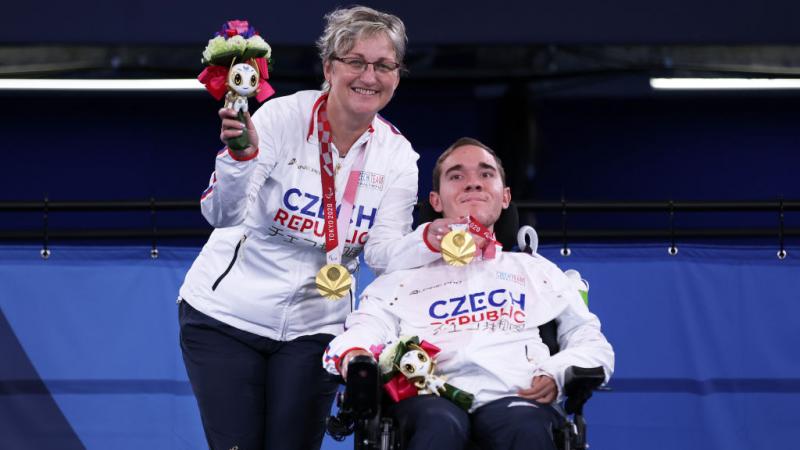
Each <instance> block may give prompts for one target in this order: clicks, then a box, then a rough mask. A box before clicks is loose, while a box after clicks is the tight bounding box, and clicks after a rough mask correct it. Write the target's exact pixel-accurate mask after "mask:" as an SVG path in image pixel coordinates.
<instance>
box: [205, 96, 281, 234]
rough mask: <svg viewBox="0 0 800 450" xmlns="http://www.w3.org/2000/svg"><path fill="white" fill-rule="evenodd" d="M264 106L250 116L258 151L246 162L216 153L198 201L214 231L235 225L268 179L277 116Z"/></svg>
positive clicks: (277, 135) (272, 164) (277, 130)
mask: <svg viewBox="0 0 800 450" xmlns="http://www.w3.org/2000/svg"><path fill="white" fill-rule="evenodd" d="M268 105H270V103H266V104H264V105H263V106H262V107H261V108H259V110H258V111H257V112H256V113H255V114H254V115H253V124H254V125H255V127H256V131H257V132H258V139H259V141H258V152H257V153H256V154H254V155H253V156H251V157H250V158H247V159H236V158H235V157H234V156H233V153H232V152H231V151H230V150H228V148H227V147H226V148H224V149H222V151H220V152H219V153H218V154H217V160H216V163H215V167H214V169H215V170H214V173H212V174H211V179H210V180H209V186H208V188H206V190H205V192H203V195H202V197H201V198H200V209H201V211H202V213H203V217H205V218H206V220H207V221H208V223H209V224H211V226H213V227H214V228H225V227H231V226H235V225H239V224H240V223H242V222H243V221H244V218H245V216H246V215H247V208H248V205H249V204H250V203H251V202H252V201H253V200H254V199H255V195H256V193H257V192H258V190H259V189H260V188H261V186H262V185H263V184H264V182H265V181H266V180H267V178H268V177H269V174H270V173H271V172H272V169H273V168H274V167H275V164H277V161H278V152H279V150H280V147H279V146H278V142H280V137H281V131H282V126H281V119H282V118H281V117H279V116H278V114H276V112H275V111H272V110H273V109H277V108H270V107H269V106H268Z"/></svg>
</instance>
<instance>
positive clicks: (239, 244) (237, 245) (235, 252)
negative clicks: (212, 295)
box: [211, 234, 247, 291]
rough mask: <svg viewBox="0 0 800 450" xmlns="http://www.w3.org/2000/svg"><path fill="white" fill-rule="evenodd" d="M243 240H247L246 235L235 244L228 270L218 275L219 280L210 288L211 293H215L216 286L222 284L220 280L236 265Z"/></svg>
mask: <svg viewBox="0 0 800 450" xmlns="http://www.w3.org/2000/svg"><path fill="white" fill-rule="evenodd" d="M245 240H247V235H246V234H245V235H244V236H242V238H241V239H239V243H238V244H236V248H235V249H234V250H233V258H231V262H230V264H228V268H227V269H225V271H224V272H222V275H220V276H219V278H217V281H215V282H214V284H213V285H212V286H211V290H212V291H216V290H217V286H219V283H220V282H222V280H223V279H224V278H225V277H226V276H228V272H230V271H231V269H233V265H234V264H235V263H236V257H237V256H239V248H240V247H241V246H242V244H243V243H244V241H245Z"/></svg>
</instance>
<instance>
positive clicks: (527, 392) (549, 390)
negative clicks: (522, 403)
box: [517, 375, 558, 404]
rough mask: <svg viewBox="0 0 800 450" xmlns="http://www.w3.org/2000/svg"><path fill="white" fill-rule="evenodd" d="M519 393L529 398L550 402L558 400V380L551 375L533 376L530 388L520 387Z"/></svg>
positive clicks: (540, 401)
mask: <svg viewBox="0 0 800 450" xmlns="http://www.w3.org/2000/svg"><path fill="white" fill-rule="evenodd" d="M517 394H518V395H519V396H520V397H522V398H526V399H528V400H534V401H536V402H539V403H544V404H548V403H553V402H554V401H555V400H556V397H557V396H558V386H556V381H555V380H554V379H553V378H551V377H550V376H549V375H539V376H535V377H533V379H532V380H531V387H530V388H528V389H520V391H519V392H518V393H517Z"/></svg>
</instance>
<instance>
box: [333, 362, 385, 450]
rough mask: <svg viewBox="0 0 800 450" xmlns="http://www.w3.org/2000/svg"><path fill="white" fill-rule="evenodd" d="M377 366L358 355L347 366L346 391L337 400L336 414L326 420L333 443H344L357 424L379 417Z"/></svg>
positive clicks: (375, 363)
mask: <svg viewBox="0 0 800 450" xmlns="http://www.w3.org/2000/svg"><path fill="white" fill-rule="evenodd" d="M379 395H380V373H379V370H378V363H377V362H375V360H374V359H372V358H371V357H369V356H365V355H358V356H355V357H354V358H353V359H351V360H350V363H349V364H348V365H347V380H345V391H344V392H342V393H340V394H339V396H338V398H337V405H338V406H339V412H338V413H337V414H336V416H331V417H328V420H327V422H326V428H327V431H328V434H329V435H331V437H333V438H334V439H335V440H337V441H341V440H344V438H345V437H346V436H349V435H350V434H352V433H353V430H354V429H355V424H356V422H357V421H368V420H370V419H372V418H374V417H375V416H376V415H377V414H378V406H379V404H378V402H379V401H380V397H379Z"/></svg>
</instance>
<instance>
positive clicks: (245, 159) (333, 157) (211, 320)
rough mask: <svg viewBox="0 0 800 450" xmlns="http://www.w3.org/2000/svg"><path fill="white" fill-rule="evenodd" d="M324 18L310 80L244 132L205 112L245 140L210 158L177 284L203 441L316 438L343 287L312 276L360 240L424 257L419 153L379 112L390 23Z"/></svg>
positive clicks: (343, 306)
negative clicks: (199, 219) (321, 78)
mask: <svg viewBox="0 0 800 450" xmlns="http://www.w3.org/2000/svg"><path fill="white" fill-rule="evenodd" d="M326 19H327V26H326V28H325V32H324V34H323V35H322V37H321V38H320V39H319V41H318V46H319V49H320V55H321V58H322V63H323V70H324V74H325V84H324V85H323V90H322V91H302V92H297V93H295V94H294V95H290V96H287V97H282V98H277V99H274V100H271V101H269V102H267V103H265V104H264V105H263V106H262V107H261V108H260V109H259V110H258V112H257V113H255V114H254V115H253V117H252V120H251V119H250V118H249V116H248V119H247V126H246V129H243V128H244V126H243V125H242V124H241V123H240V122H238V121H237V120H236V117H235V116H236V114H235V113H234V112H233V111H232V110H229V109H222V110H220V112H219V116H220V118H221V119H222V131H221V134H220V138H221V140H222V141H223V142H224V143H227V141H228V140H229V139H232V138H235V137H237V136H240V135H241V134H242V133H244V132H246V133H248V137H249V140H250V142H252V143H257V145H251V146H250V147H248V148H246V149H243V150H240V151H234V150H230V149H228V148H227V147H226V148H225V149H223V151H221V152H220V153H219V154H218V155H217V158H216V166H215V169H216V170H215V172H214V174H212V176H211V182H210V186H209V187H208V189H207V190H206V192H205V193H204V194H203V197H202V200H201V205H202V211H203V215H204V216H205V217H206V219H207V220H208V221H209V222H210V223H211V224H212V225H213V226H214V227H215V228H216V229H215V230H214V232H213V233H212V235H211V237H210V238H209V240H208V243H206V245H205V246H204V247H203V249H202V251H201V252H200V255H199V257H198V258H197V260H196V261H195V262H194V264H193V265H192V267H191V269H190V270H189V272H188V274H187V275H186V280H185V281H184V284H183V286H182V287H181V289H180V298H179V303H180V325H181V349H182V350H183V357H184V362H185V364H186V369H187V371H188V374H189V379H190V380H191V383H192V388H193V390H194V392H195V395H196V397H197V400H198V404H199V406H200V413H201V416H202V419H203V426H204V429H205V433H206V437H207V439H208V442H209V445H210V446H211V447H212V448H214V449H230V448H238V449H240V450H243V449H251V448H269V449H303V450H306V449H313V448H319V446H320V443H321V440H322V437H323V433H324V418H325V416H326V415H327V414H328V412H329V410H330V406H331V403H332V400H333V397H334V394H335V391H336V389H337V381H338V380H337V379H334V378H332V377H331V376H330V375H328V374H327V373H325V371H324V370H323V369H322V367H321V366H320V359H321V357H322V353H323V351H324V350H325V347H326V346H327V345H328V342H329V341H330V340H331V339H332V338H333V336H334V335H335V334H338V333H340V332H341V331H342V330H343V323H344V319H345V317H346V315H347V313H348V312H350V310H351V301H352V298H353V295H354V292H355V286H351V287H350V288H349V289H347V286H346V285H345V286H344V287H342V286H334V287H329V289H328V290H327V291H326V290H325V288H324V287H323V288H321V289H318V288H317V285H316V283H315V279H316V278H317V275H318V274H319V275H320V276H323V275H330V274H331V273H335V274H337V275H339V274H340V273H338V272H339V271H338V270H334V271H330V270H329V269H330V267H331V266H326V264H337V263H340V264H341V266H334V267H340V268H342V269H343V270H342V271H341V272H345V270H344V269H346V272H349V273H353V272H355V271H356V270H357V268H358V261H357V256H358V254H359V253H360V252H361V251H362V248H363V249H364V251H365V257H366V261H367V263H368V264H370V266H371V267H373V268H374V269H376V270H377V271H379V272H382V271H384V270H386V269H387V268H389V267H388V265H389V260H390V257H391V258H392V259H393V260H395V259H396V258H394V255H398V254H402V261H407V262H408V263H409V264H411V265H419V263H418V262H416V260H421V261H427V260H429V259H430V257H431V255H433V252H431V251H430V250H429V248H428V247H427V246H426V244H425V243H424V242H423V239H422V238H421V236H420V234H421V232H417V233H409V231H410V229H411V220H412V218H411V213H412V209H413V207H414V204H415V202H416V193H417V192H416V191H417V167H416V161H417V158H418V155H417V154H416V153H415V152H414V151H413V150H412V148H411V145H410V144H409V142H408V141H407V140H406V139H405V138H404V137H403V136H402V135H401V134H400V133H399V132H398V131H397V130H396V129H395V128H394V127H393V126H392V125H391V124H389V123H388V122H386V121H385V120H384V119H382V118H381V117H380V116H379V115H378V111H380V110H381V109H382V108H383V107H384V106H386V104H387V103H388V102H389V100H391V98H392V96H393V94H394V91H395V89H396V88H397V86H398V84H399V82H400V70H401V68H402V61H403V56H404V53H405V44H406V36H405V27H404V25H403V23H402V22H401V21H400V19H398V18H397V17H395V16H393V15H389V14H385V13H381V12H378V11H375V10H372V9H370V8H365V7H354V8H350V9H341V10H337V11H334V12H332V13H330V14H328V15H327V16H326ZM337 207H338V210H337ZM334 212H335V213H336V214H334ZM337 222H338V223H337ZM401 249H402V251H401ZM398 261H399V260H398ZM393 264H398V263H397V262H393ZM403 264H405V263H403ZM323 266H326V267H327V268H328V269H326V271H321V269H322V268H323ZM342 266H344V267H342ZM345 276H346V275H345ZM321 294H325V295H326V297H327V298H325V297H323V296H322V295H321ZM336 297H342V298H341V299H339V300H331V299H329V298H336Z"/></svg>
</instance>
